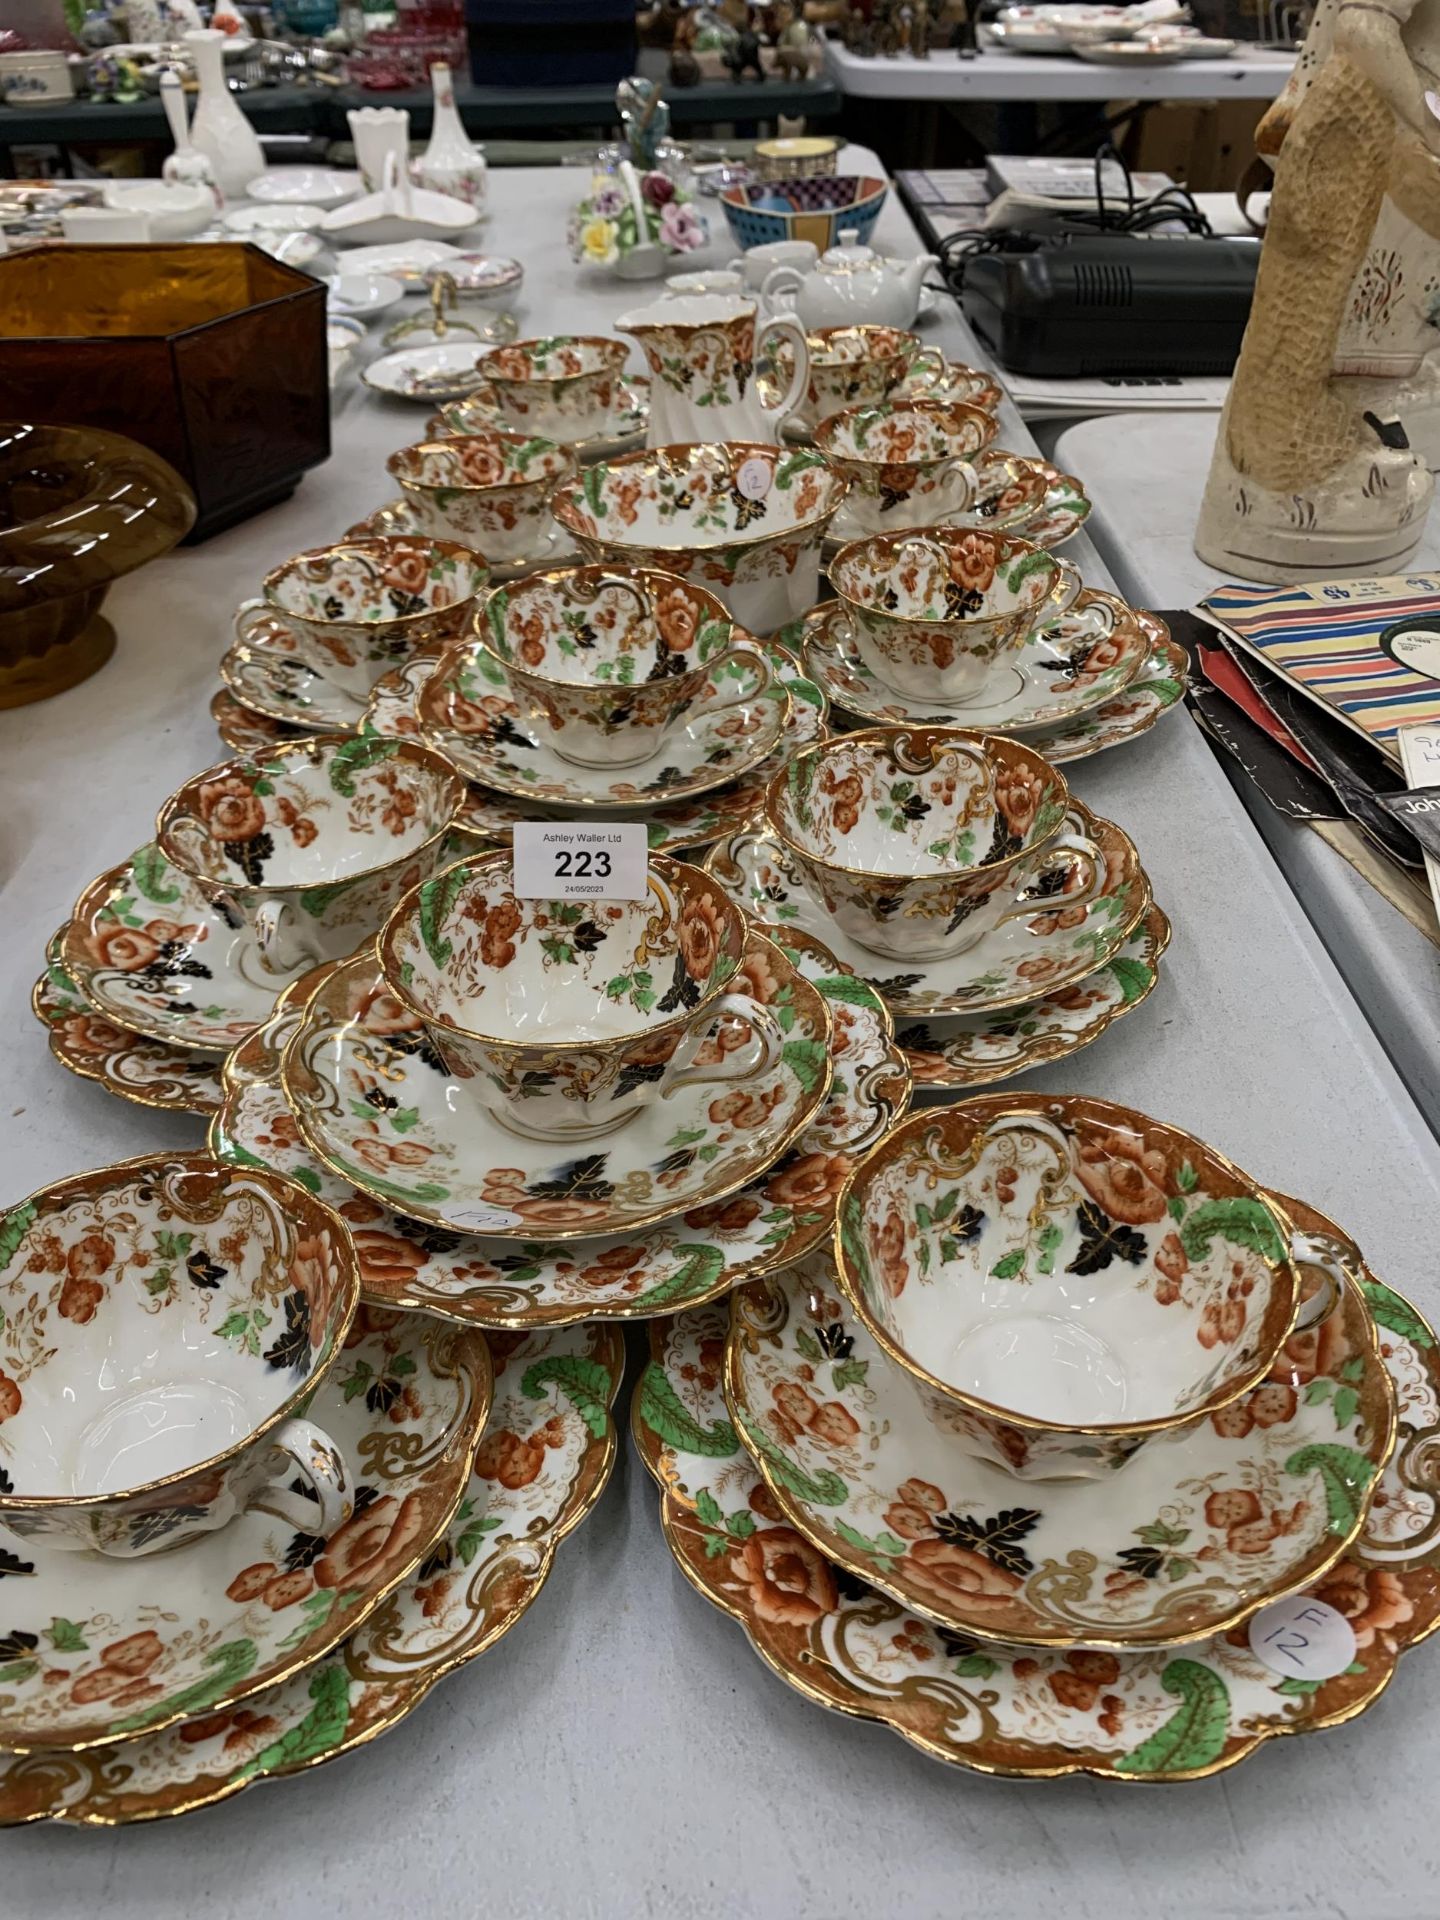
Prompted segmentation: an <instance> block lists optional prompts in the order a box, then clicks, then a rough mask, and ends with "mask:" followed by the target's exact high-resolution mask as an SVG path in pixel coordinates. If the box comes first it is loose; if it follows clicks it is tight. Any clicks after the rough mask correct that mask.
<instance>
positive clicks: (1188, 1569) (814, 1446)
mask: <svg viewBox="0 0 1440 1920" xmlns="http://www.w3.org/2000/svg"><path fill="white" fill-rule="evenodd" d="M1111 1257H1115V1256H1112V1255H1111V1254H1110V1252H1109V1250H1108V1249H1106V1252H1105V1258H1106V1259H1107V1260H1108V1259H1109V1258H1111ZM1118 1257H1121V1258H1123V1257H1124V1256H1123V1251H1122V1253H1121V1254H1120V1255H1119V1256H1118ZM1303 1271H1304V1270H1303V1268H1302V1274H1303ZM725 1394H726V1399H727V1401H728V1403H729V1406H730V1409H731V1415H732V1418H733V1419H734V1421H735V1425H736V1428H737V1430H738V1432H739V1433H740V1436H741V1438H742V1440H743V1441H744V1443H745V1445H746V1447H747V1448H748V1450H749V1451H750V1453H751V1454H752V1455H754V1457H755V1460H756V1464H757V1465H758V1466H759V1468H760V1472H761V1476H762V1477H763V1478H764V1480H765V1481H766V1483H767V1484H768V1486H769V1488H770V1491H771V1493H772V1494H773V1496H774V1498H775V1501H776V1504H777V1505H778V1506H779V1508H780V1509H781V1511H782V1513H783V1514H784V1515H785V1516H786V1518H787V1519H789V1521H790V1522H791V1524H792V1525H793V1526H794V1527H796V1528H797V1529H798V1531H799V1532H800V1533H802V1534H803V1535H804V1536H805V1537H806V1539H808V1540H809V1541H810V1542H811V1544H812V1545H813V1546H815V1547H817V1548H818V1549H819V1550H820V1551H821V1552H822V1553H823V1554H825V1555H826V1556H827V1557H828V1558H830V1559H832V1560H835V1561H837V1562H838V1563H839V1564H840V1565H841V1566H843V1567H847V1568H848V1569H849V1570H850V1572H851V1573H853V1574H855V1575H856V1577H857V1578H859V1579H862V1580H865V1581H867V1582H868V1583H869V1584H870V1585H872V1586H875V1587H879V1588H880V1590H881V1591H882V1592H884V1593H888V1594H889V1595H890V1596H891V1597H892V1598H893V1599H896V1600H899V1601H900V1602H901V1604H902V1605H904V1606H908V1607H909V1608H911V1609H912V1610H913V1611H914V1612H916V1613H919V1614H921V1615H923V1616H924V1617H926V1618H928V1619H931V1620H934V1621H936V1622H938V1623H939V1624H940V1625H941V1626H944V1627H949V1628H951V1629H952V1630H954V1631H958V1632H961V1633H973V1634H976V1635H978V1636H981V1637H983V1638H987V1639H991V1638H993V1639H997V1640H1003V1641H1005V1642H1007V1643H1009V1644H1010V1645H1016V1646H1049V1647H1073V1646H1086V1647H1092V1648H1111V1649H1115V1648H1128V1649H1135V1648H1139V1647H1170V1646H1178V1645H1180V1644H1181V1643H1183V1642H1184V1641H1187V1640H1197V1639H1203V1638H1204V1637H1206V1636H1207V1635H1210V1634H1215V1633H1223V1632H1224V1631H1225V1630H1226V1629H1227V1628H1229V1627H1232V1626H1234V1625H1236V1624H1237V1623H1238V1622H1239V1621H1241V1620H1243V1619H1244V1618H1245V1617H1246V1616H1247V1615H1248V1614H1250V1613H1252V1612H1253V1611H1254V1610H1255V1608H1256V1607H1258V1606H1261V1605H1263V1604H1264V1603H1265V1602H1266V1601H1269V1600H1274V1599H1277V1598H1279V1597H1281V1596H1282V1595H1284V1594H1287V1593H1294V1592H1296V1591H1297V1590H1298V1589H1299V1588H1301V1587H1304V1586H1307V1585H1309V1584H1310V1583H1311V1582H1312V1581H1314V1580H1317V1579H1319V1578H1320V1576H1321V1575H1322V1574H1323V1573H1324V1572H1325V1570H1326V1569H1327V1568H1328V1567H1330V1566H1332V1565H1333V1564H1334V1562H1335V1561H1336V1560H1338V1559H1339V1557H1340V1555H1341V1554H1342V1553H1343V1552H1344V1551H1345V1549H1346V1547H1347V1546H1348V1545H1349V1544H1350V1542H1351V1541H1352V1540H1353V1539H1354V1538H1355V1536H1356V1535H1357V1534H1358V1533H1359V1531H1360V1529H1361V1527H1362V1526H1363V1524H1364V1519H1365V1509H1366V1507H1367V1506H1368V1504H1369V1496H1370V1493H1371V1490H1372V1487H1373V1483H1374V1482H1375V1481H1376V1480H1377V1478H1378V1476H1379V1473H1380V1470H1381V1468H1382V1467H1383V1466H1384V1464H1385V1462H1386V1460H1387V1459H1388V1458H1389V1456H1390V1452H1391V1448H1392V1446H1393V1444H1394V1440H1395V1394H1394V1389H1393V1387H1392V1386H1391V1383H1390V1378H1389V1375H1388V1374H1387V1372H1386V1370H1385V1366H1384V1363H1383V1361H1382V1360H1381V1358H1380V1353H1379V1350H1378V1347H1377V1344H1376V1337H1375V1327H1374V1323H1373V1322H1372V1320H1371V1318H1370V1314H1369V1311H1368V1309H1367V1307H1366V1304H1365V1300H1364V1297H1363V1296H1362V1295H1361V1293H1360V1292H1359V1291H1358V1290H1357V1289H1356V1288H1355V1287H1353V1286H1350V1285H1349V1284H1347V1285H1346V1287H1345V1290H1344V1293H1343V1295H1342V1299H1341V1303H1340V1305H1339V1306H1337V1308H1336V1309H1335V1311H1334V1312H1333V1313H1332V1314H1331V1315H1330V1316H1329V1318H1328V1319H1327V1320H1325V1321H1323V1322H1322V1323H1321V1325H1320V1328H1319V1331H1318V1335H1317V1334H1315V1333H1309V1334H1305V1333H1302V1334H1299V1335H1296V1336H1295V1337H1294V1338H1293V1339H1292V1340H1291V1341H1290V1342H1289V1343H1288V1344H1287V1346H1286V1347H1285V1348H1283V1349H1282V1350H1281V1353H1280V1355H1279V1357H1278V1358H1277V1360H1276V1363H1275V1365H1274V1366H1273V1367H1272V1369H1271V1371H1270V1373H1269V1375H1268V1377H1267V1378H1266V1380H1265V1381H1263V1382H1262V1383H1261V1385H1260V1386H1258V1387H1254V1388H1252V1389H1251V1391H1250V1392H1249V1393H1248V1394H1246V1395H1244V1396H1242V1398H1241V1399H1239V1400H1237V1401H1235V1402H1233V1403H1232V1404H1231V1405H1230V1406H1228V1407H1223V1408H1221V1409H1220V1410H1219V1411H1217V1412H1216V1413H1214V1414H1212V1415H1211V1416H1210V1418H1209V1419H1208V1420H1207V1421H1205V1422H1204V1424H1203V1425H1201V1426H1199V1427H1195V1428H1192V1429H1191V1431H1189V1432H1188V1433H1184V1434H1181V1435H1179V1436H1178V1437H1175V1438H1173V1439H1167V1440H1165V1441H1164V1442H1155V1443H1153V1444H1151V1445H1150V1446H1148V1447H1143V1448H1142V1449H1141V1450H1140V1451H1139V1452H1138V1453H1136V1454H1135V1455H1133V1456H1132V1457H1131V1459H1130V1460H1129V1462H1128V1463H1127V1464H1126V1466H1125V1468H1124V1469H1123V1471H1121V1472H1118V1473H1112V1474H1110V1475H1109V1476H1108V1477H1107V1478H1105V1479H1103V1480H1027V1481H1024V1482H1020V1481H1017V1480H1016V1479H1015V1478H1014V1476H1013V1475H1012V1474H1010V1473H1008V1472H1007V1471H1006V1470H1005V1468H1003V1467H1001V1466H996V1465H993V1464H991V1463H989V1462H987V1461H982V1460H978V1459H973V1458H971V1457H969V1456H968V1455H967V1454H966V1453H965V1451H964V1449H963V1447H962V1446H960V1445H959V1444H958V1443H957V1441H956V1440H955V1438H954V1437H953V1436H950V1435H946V1434H944V1433H942V1432H940V1430H939V1429H938V1428H937V1427H936V1426H935V1425H934V1424H933V1422H932V1421H931V1420H930V1418H929V1417H928V1415H927V1414H926V1412H925V1410H924V1406H923V1403H922V1402H921V1400H920V1398H919V1396H918V1393H917V1390H916V1388H915V1386H914V1384H913V1383H912V1382H911V1380H910V1379H909V1378H908V1377H907V1376H906V1375H905V1374H904V1373H903V1372H902V1370H901V1369H900V1368H898V1367H896V1366H894V1365H892V1364H891V1363H890V1361H888V1360H887V1359H886V1356H885V1354H884V1352H883V1351H882V1350H881V1348H880V1347H879V1346H877V1345H876V1343H875V1342H874V1340H873V1339H872V1338H871V1337H870V1335H869V1334H868V1333H867V1331H866V1330H865V1328H864V1326H863V1325H862V1324H861V1322H860V1321H859V1320H858V1319H857V1318H856V1317H855V1316H854V1314H853V1313H852V1312H851V1310H850V1308H849V1306H848V1304H847V1303H846V1301H845V1296H844V1295H843V1294H842V1293H841V1292H840V1290H839V1288H838V1286H837V1285H836V1283H835V1278H834V1271H833V1266H832V1262H831V1257H830V1255H829V1254H828V1253H821V1254H812V1255H810V1256H809V1258H808V1259H806V1260H804V1261H802V1262H801V1263H800V1264H799V1265H798V1266H796V1267H792V1268H790V1269H788V1270H787V1271H786V1272H784V1273H780V1274H776V1275H773V1276H771V1277H770V1278H769V1279H765V1280H755V1281H751V1282H749V1283H748V1284H747V1285H746V1286H745V1287H744V1288H742V1289H741V1290H740V1291H739V1292H738V1293H737V1294H736V1295H735V1297H734V1300H733V1303H732V1312H731V1329H730V1339H729V1343H728V1346H727V1349H726V1375H725Z"/></svg>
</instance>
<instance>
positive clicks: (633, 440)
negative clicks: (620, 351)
mask: <svg viewBox="0 0 1440 1920" xmlns="http://www.w3.org/2000/svg"><path fill="white" fill-rule="evenodd" d="M620 396H621V403H620V406H619V408H618V409H617V411H616V412H615V414H614V416H613V417H612V418H611V420H610V421H609V423H608V424H607V425H606V426H605V427H603V428H602V429H601V430H600V431H599V432H598V433H591V434H586V435H585V436H584V437H583V438H581V439H579V440H560V438H559V436H558V435H557V436H556V441H557V444H559V445H561V446H566V447H569V449H570V451H571V452H572V453H573V454H574V455H575V457H576V459H577V460H581V461H585V460H607V459H610V458H611V457H612V456H613V455H615V454H618V453H632V452H633V451H634V450H635V448H636V447H639V446H642V445H643V444H644V441H645V430H646V428H647V427H648V426H649V424H650V376H649V374H646V373H627V374H623V375H622V376H621V380H620ZM425 430H426V433H427V434H428V435H429V437H430V438H431V439H439V438H443V437H445V436H447V435H452V434H459V435H462V436H463V435H464V434H467V433H492V432H502V433H511V432H513V431H514V424H513V422H512V421H510V420H509V419H508V418H507V417H506V416H505V415H503V414H502V413H500V411H499V410H498V409H497V407H496V405H495V390H494V388H493V387H492V386H491V385H490V383H489V381H488V380H487V381H486V382H484V384H483V385H477V386H476V387H475V388H474V390H473V391H470V392H467V393H466V395H465V397H464V399H462V400H460V401H457V402H456V403H455V404H453V405H451V406H448V407H446V408H444V409H443V410H442V411H441V412H440V413H437V414H436V415H435V416H434V418H433V419H431V420H428V421H427V422H426V426H425Z"/></svg>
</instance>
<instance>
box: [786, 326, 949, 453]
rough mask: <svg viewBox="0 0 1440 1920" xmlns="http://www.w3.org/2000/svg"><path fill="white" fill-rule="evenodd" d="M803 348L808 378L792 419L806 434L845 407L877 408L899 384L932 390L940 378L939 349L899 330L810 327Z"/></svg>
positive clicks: (942, 371) (942, 364) (942, 358)
mask: <svg viewBox="0 0 1440 1920" xmlns="http://www.w3.org/2000/svg"><path fill="white" fill-rule="evenodd" d="M805 342H806V345H807V346H808V348H809V350H810V377H809V379H808V381H807V382H806V385H805V394H804V398H803V399H802V400H801V402H800V404H799V406H797V407H796V409H795V417H796V419H797V420H800V421H802V422H803V423H804V424H805V425H806V426H807V427H810V428H812V429H813V428H814V427H815V426H817V425H818V424H819V422H820V421H822V420H825V419H828V418H829V416H830V415H831V414H832V413H839V412H841V411H842V409H844V408H845V407H856V406H869V407H873V406H876V405H878V403H879V402H880V401H881V400H885V399H888V398H889V397H890V395H891V394H893V393H894V391H895V389H896V388H897V387H898V386H899V385H900V384H901V382H902V381H905V380H909V379H912V378H914V379H915V380H917V381H920V382H922V383H924V384H933V383H934V382H935V381H937V380H942V379H943V378H944V377H945V356H944V354H943V353H942V352H941V351H940V349H939V348H938V347H927V346H926V345H925V344H924V342H923V341H922V340H921V339H920V337H919V335H918V334H914V333H907V332H906V331H905V330H904V328H902V327H884V326H874V325H869V324H867V325H863V326H852V327H813V328H811V329H810V330H809V331H808V332H807V333H806V335H805ZM782 352H783V349H782Z"/></svg>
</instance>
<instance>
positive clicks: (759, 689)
mask: <svg viewBox="0 0 1440 1920" xmlns="http://www.w3.org/2000/svg"><path fill="white" fill-rule="evenodd" d="M737 653H743V654H744V655H745V657H746V658H747V659H748V660H753V661H754V663H755V673H756V676H757V678H756V683H755V685H754V686H736V687H733V688H732V689H731V690H730V691H729V692H727V693H722V694H720V695H719V696H718V697H717V698H716V699H714V700H710V701H707V702H706V706H705V718H706V719H707V720H708V719H709V718H710V716H711V715H712V714H716V713H723V712H724V711H725V709H726V708H727V707H738V706H739V705H740V703H741V702H742V701H744V702H746V703H747V704H748V703H749V702H750V701H753V700H763V699H764V698H765V697H766V695H767V694H768V693H769V692H770V689H771V688H772V687H773V686H774V684H775V669H774V668H773V667H772V666H771V664H770V662H769V660H768V659H767V658H766V656H765V654H763V653H762V652H761V650H760V648H759V647H755V646H750V645H747V643H746V642H745V641H743V640H737V641H736V642H735V644H734V645H733V646H732V647H731V648H730V650H729V651H728V652H727V653H724V654H722V655H721V656H720V658H719V659H718V660H716V661H714V662H713V663H712V665H713V666H714V667H723V666H724V665H725V662H726V661H727V660H733V659H734V658H735V655H736V654H737ZM711 684H712V685H713V684H714V683H713V682H712V683H711ZM786 698H787V699H788V698H789V695H788V694H787V695H786Z"/></svg>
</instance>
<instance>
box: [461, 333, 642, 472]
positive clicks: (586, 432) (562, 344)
mask: <svg viewBox="0 0 1440 1920" xmlns="http://www.w3.org/2000/svg"><path fill="white" fill-rule="evenodd" d="M628 358H629V348H628V347H627V346H626V345H625V342H624V341H623V340H610V339H606V338H605V337H603V336H602V335H598V334H597V335H590V334H577V333H557V334H551V335H548V336H546V337H545V338H543V339H537V340H515V341H512V342H511V343H510V345H509V346H505V347H494V348H492V349H491V351H490V352H489V353H482V354H481V356H480V358H479V360H478V362H477V363H476V371H477V373H478V375H479V377H480V378H481V379H482V380H487V381H488V382H489V383H490V386H491V387H492V388H493V390H494V394H495V411H496V413H497V414H499V416H500V418H501V419H502V420H504V421H505V422H506V423H507V424H508V425H509V426H511V427H514V428H517V429H519V430H520V431H522V432H524V433H538V434H543V435H544V437H545V438H546V439H547V440H558V441H560V442H561V443H562V445H565V444H570V443H573V442H574V441H577V440H588V439H589V438H590V437H591V436H592V435H593V434H597V433H602V432H603V431H604V430H605V428H606V427H607V426H608V425H609V424H610V416H611V414H612V413H613V412H614V410H615V407H616V405H617V403H618V401H619V399H620V394H621V375H622V374H623V373H624V371H625V362H626V360H627V359H628Z"/></svg>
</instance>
